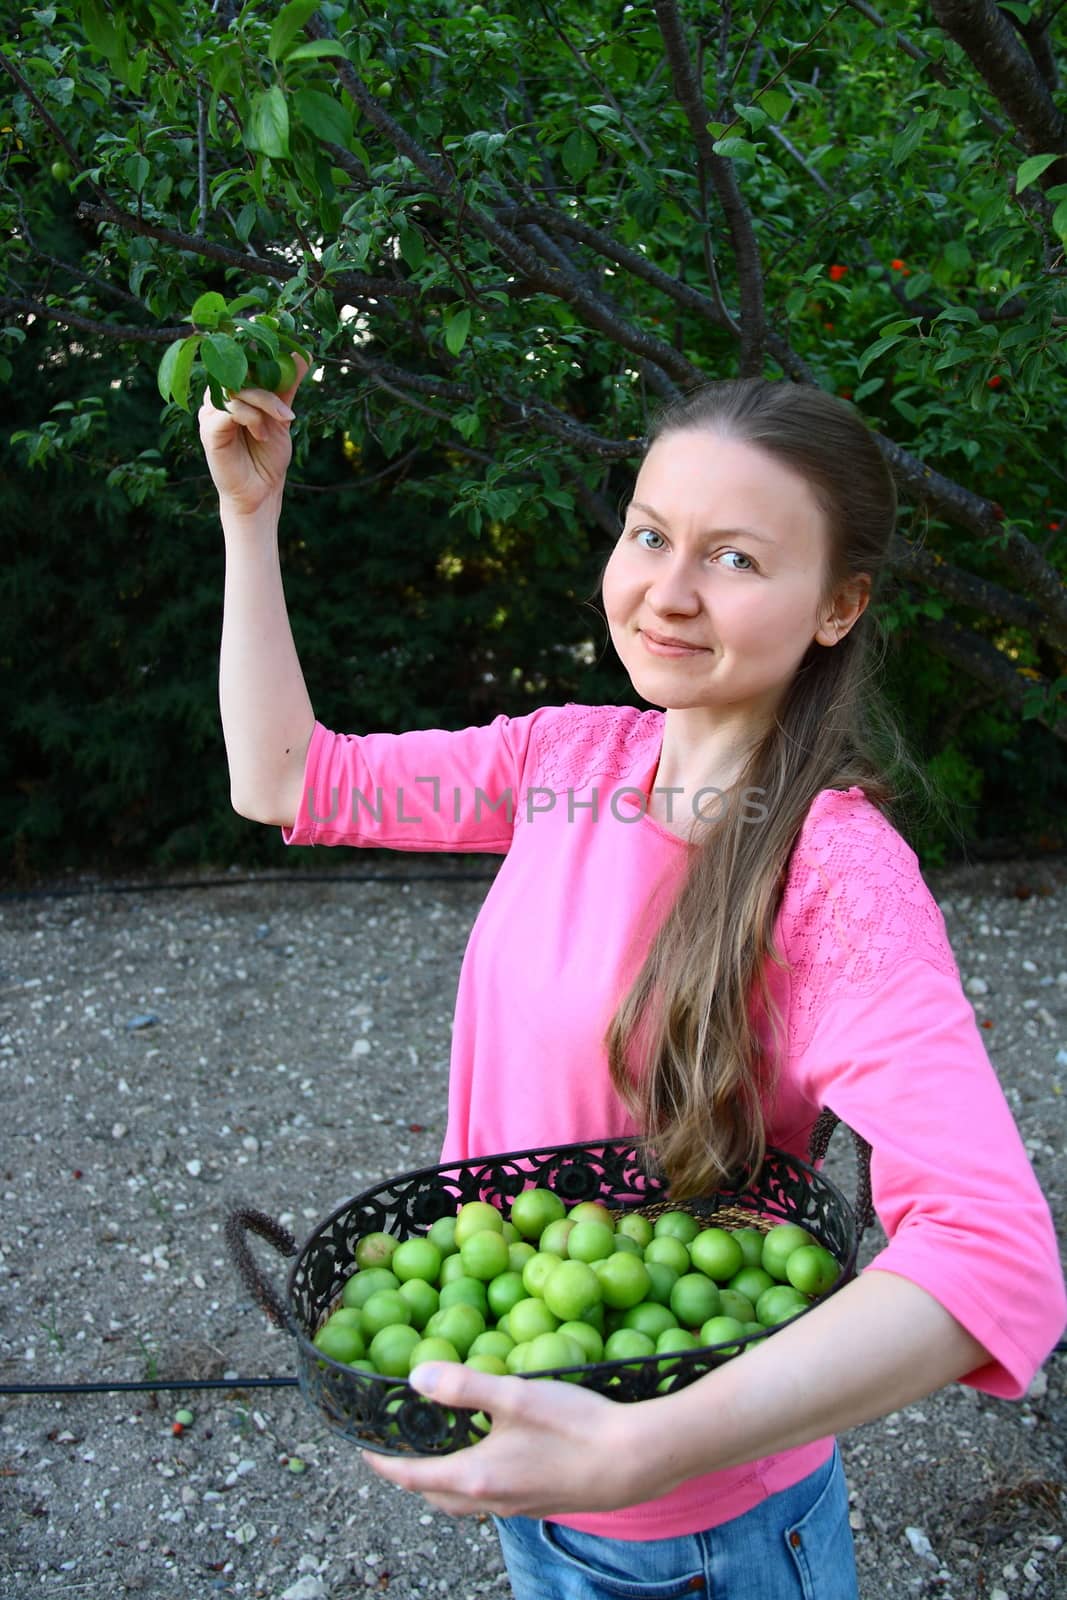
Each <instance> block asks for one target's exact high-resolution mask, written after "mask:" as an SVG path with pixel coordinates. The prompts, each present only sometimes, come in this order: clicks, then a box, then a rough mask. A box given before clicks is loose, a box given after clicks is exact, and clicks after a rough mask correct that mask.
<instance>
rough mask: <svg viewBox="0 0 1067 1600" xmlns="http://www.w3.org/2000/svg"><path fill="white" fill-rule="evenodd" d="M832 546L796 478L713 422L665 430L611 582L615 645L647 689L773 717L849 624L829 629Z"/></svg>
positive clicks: (758, 720)
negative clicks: (813, 660) (819, 652)
mask: <svg viewBox="0 0 1067 1600" xmlns="http://www.w3.org/2000/svg"><path fill="white" fill-rule="evenodd" d="M827 554H828V546H827V534H826V528H825V524H824V519H823V516H822V513H821V511H820V510H819V508H818V506H817V504H816V503H815V500H814V498H813V496H812V493H811V490H810V489H809V488H808V486H807V484H806V482H805V480H804V479H803V478H801V477H800V476H799V475H798V474H796V473H794V472H792V471H790V470H789V469H788V468H787V467H785V466H783V465H781V464H780V463H779V462H778V461H776V460H775V459H774V457H772V456H770V455H768V454H766V453H765V452H763V451H761V450H759V449H757V448H756V447H754V446H752V445H748V444H742V443H740V442H738V441H736V440H732V439H724V438H721V437H720V436H719V435H717V434H715V433H712V432H711V431H709V430H707V429H692V430H686V431H684V432H676V433H668V434H665V435H663V436H662V437H661V438H660V439H658V440H657V441H656V443H655V444H654V445H653V446H652V448H651V450H650V451H649V453H648V455H647V456H646V457H645V460H644V463H643V465H642V467H641V471H640V473H639V474H638V478H637V482H636V484H635V486H634V492H633V499H632V501H631V503H630V505H629V507H628V508H627V512H626V523H625V527H624V530H623V533H622V536H621V537H620V539H619V542H618V544H617V545H616V547H615V549H614V551H613V552H612V555H611V559H610V560H609V562H608V565H607V568H606V569H605V572H604V579H603V598H604V609H605V612H606V615H607V620H608V625H609V627H610V629H611V637H612V641H613V643H614V645H615V648H616V650H617V651H618V653H619V657H620V659H621V661H622V663H623V665H624V666H625V668H626V670H627V672H628V673H629V674H630V678H631V680H632V681H633V685H634V688H635V689H636V690H637V693H638V694H639V695H640V696H641V697H642V698H643V699H644V700H647V701H648V702H649V703H650V704H651V705H659V706H664V707H666V708H668V709H677V710H698V709H700V708H703V709H706V710H707V711H708V712H710V713H712V714H713V719H714V720H716V721H718V720H720V717H727V718H730V719H731V720H733V721H736V722H737V724H738V727H739V728H746V727H750V726H751V727H753V728H755V727H757V726H764V725H769V721H771V720H773V717H774V715H775V713H776V711H777V708H778V705H779V702H780V700H781V698H782V696H783V694H784V692H785V690H786V688H787V687H788V685H789V683H790V681H791V680H792V678H793V675H794V674H795V672H796V669H797V667H798V666H799V665H800V662H801V660H802V659H803V657H804V654H805V652H806V651H807V649H808V646H809V645H810V644H811V642H812V640H813V639H818V640H819V641H820V643H821V644H826V645H832V644H833V643H834V642H835V639H836V638H837V637H838V636H841V637H843V635H844V634H845V633H846V632H847V631H848V626H846V625H842V626H841V627H840V628H839V630H838V633H835V629H834V626H833V624H832V623H831V624H830V625H829V626H825V625H824V624H825V618H826V615H827V613H826V610H825V608H823V609H820V602H821V600H822V591H823V584H824V574H825V566H826V561H827ZM865 603H866V602H865V600H864V604H865ZM862 610H863V605H862V604H861V605H860V607H859V611H858V612H856V615H859V612H861V611H862ZM839 615H840V614H839ZM851 620H855V618H854V617H853V618H852V619H851ZM849 625H850V623H849Z"/></svg>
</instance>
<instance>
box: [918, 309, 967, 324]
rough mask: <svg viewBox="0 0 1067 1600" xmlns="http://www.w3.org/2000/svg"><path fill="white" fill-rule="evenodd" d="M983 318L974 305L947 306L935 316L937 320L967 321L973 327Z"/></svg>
mask: <svg viewBox="0 0 1067 1600" xmlns="http://www.w3.org/2000/svg"><path fill="white" fill-rule="evenodd" d="M916 320H919V319H916ZM981 320H982V319H981V318H980V317H979V315H978V313H977V311H976V310H975V309H974V307H973V306H946V307H945V309H944V311H941V312H939V313H938V315H937V316H936V317H935V318H934V321H935V322H967V323H969V324H970V326H971V327H972V328H976V327H977V326H978V324H979V322H980V321H981Z"/></svg>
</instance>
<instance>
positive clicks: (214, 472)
mask: <svg viewBox="0 0 1067 1600" xmlns="http://www.w3.org/2000/svg"><path fill="white" fill-rule="evenodd" d="M293 361H294V364H295V366H296V373H297V376H296V382H295V383H294V384H292V385H290V387H289V388H288V389H283V390H282V391H281V392H280V393H279V394H270V393H269V392H268V391H267V390H266V389H240V390H238V391H237V392H236V393H235V394H233V395H231V396H230V397H229V399H228V400H227V402H226V409H225V411H220V410H219V409H218V407H217V406H215V405H214V404H213V403H212V400H211V395H210V393H209V391H207V390H205V391H204V400H203V404H202V405H201V407H200V411H199V414H198V421H199V424H200V440H201V443H202V444H203V447H204V454H205V455H206V457H207V464H208V468H209V470H210V472H211V477H212V480H213V482H214V484H215V487H216V489H217V490H218V491H219V499H220V501H221V502H223V503H224V504H225V503H228V505H229V508H230V509H231V510H233V511H234V512H236V513H237V514H238V515H240V516H246V517H247V516H252V515H254V514H255V513H256V512H257V511H259V510H260V508H261V507H262V506H263V505H265V504H266V503H267V502H268V501H280V499H281V494H282V490H283V488H284V486H285V474H286V472H287V470H288V467H289V462H290V461H291V460H292V455H293V446H292V440H291V439H290V437H289V425H290V423H291V422H292V421H293V418H294V412H293V410H292V400H293V398H294V396H295V394H296V391H297V390H298V389H299V387H300V385H301V383H302V382H303V380H304V378H305V377H306V376H307V373H308V371H309V368H308V364H307V362H306V361H304V360H303V359H302V358H301V357H300V356H299V355H294V357H293Z"/></svg>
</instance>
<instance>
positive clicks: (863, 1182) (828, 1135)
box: [808, 1106, 874, 1243]
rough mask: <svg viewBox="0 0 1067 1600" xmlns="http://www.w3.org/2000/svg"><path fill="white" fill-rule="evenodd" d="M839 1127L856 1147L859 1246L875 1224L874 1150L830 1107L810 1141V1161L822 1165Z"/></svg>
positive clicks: (826, 1108) (856, 1208) (820, 1118)
mask: <svg viewBox="0 0 1067 1600" xmlns="http://www.w3.org/2000/svg"><path fill="white" fill-rule="evenodd" d="M838 1126H841V1127H842V1128H844V1129H845V1130H846V1131H847V1132H848V1133H850V1134H851V1135H852V1143H853V1146H854V1148H855V1152H856V1206H855V1210H856V1226H857V1229H858V1232H857V1235H856V1239H857V1243H858V1242H859V1240H860V1239H862V1238H863V1235H864V1234H865V1233H866V1231H867V1229H868V1228H869V1227H870V1226H871V1224H872V1223H873V1221H874V1202H873V1201H872V1199H871V1147H870V1144H869V1143H868V1141H867V1140H866V1139H865V1138H864V1137H863V1135H862V1134H861V1133H857V1132H856V1130H855V1128H850V1127H849V1126H848V1123H847V1122H842V1121H841V1118H840V1117H839V1116H838V1115H837V1113H836V1111H831V1110H830V1107H829V1106H824V1107H823V1109H822V1110H821V1111H820V1112H819V1115H818V1117H817V1118H816V1120H815V1124H814V1126H813V1127H812V1130H811V1134H810V1136H809V1138H808V1160H809V1161H810V1162H811V1164H812V1166H814V1165H815V1163H816V1162H817V1161H821V1160H822V1159H823V1157H824V1156H825V1154H826V1151H827V1148H828V1147H829V1144H830V1140H831V1139H832V1137H833V1133H834V1129H835V1128H836V1127H838Z"/></svg>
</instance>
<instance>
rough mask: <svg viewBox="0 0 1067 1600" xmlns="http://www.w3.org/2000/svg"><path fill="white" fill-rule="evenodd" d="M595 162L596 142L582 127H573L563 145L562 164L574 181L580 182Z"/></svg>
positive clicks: (590, 170)
mask: <svg viewBox="0 0 1067 1600" xmlns="http://www.w3.org/2000/svg"><path fill="white" fill-rule="evenodd" d="M596 163H597V142H596V140H595V139H594V138H593V136H592V135H591V134H589V133H586V131H585V129H584V128H575V130H574V132H573V133H572V134H570V135H569V136H568V138H567V139H566V140H565V142H564V145H563V165H564V166H565V167H566V169H567V172H568V174H569V175H570V177H572V178H573V179H574V182H575V183H581V181H582V179H583V178H584V177H586V176H587V175H588V174H589V173H590V172H592V170H593V168H594V167H595V166H596Z"/></svg>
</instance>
